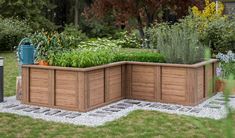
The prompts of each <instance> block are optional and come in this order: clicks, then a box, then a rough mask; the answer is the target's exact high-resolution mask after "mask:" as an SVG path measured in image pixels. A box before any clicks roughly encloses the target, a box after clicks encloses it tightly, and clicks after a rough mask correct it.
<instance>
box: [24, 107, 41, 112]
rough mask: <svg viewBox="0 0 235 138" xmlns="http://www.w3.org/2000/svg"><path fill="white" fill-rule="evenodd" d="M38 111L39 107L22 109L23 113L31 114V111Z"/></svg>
mask: <svg viewBox="0 0 235 138" xmlns="http://www.w3.org/2000/svg"><path fill="white" fill-rule="evenodd" d="M39 109H40V108H39V107H31V108H27V109H24V110H23V111H25V112H32V111H35V110H39Z"/></svg>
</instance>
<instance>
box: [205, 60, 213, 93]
mask: <svg viewBox="0 0 235 138" xmlns="http://www.w3.org/2000/svg"><path fill="white" fill-rule="evenodd" d="M212 91H213V67H212V64H209V65H206V66H205V97H208V96H210V95H211V94H212Z"/></svg>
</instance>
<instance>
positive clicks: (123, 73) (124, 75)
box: [121, 65, 127, 98]
mask: <svg viewBox="0 0 235 138" xmlns="http://www.w3.org/2000/svg"><path fill="white" fill-rule="evenodd" d="M125 73H126V65H122V76H121V77H122V97H124V98H126V86H127V85H126V83H127V81H126V74H125Z"/></svg>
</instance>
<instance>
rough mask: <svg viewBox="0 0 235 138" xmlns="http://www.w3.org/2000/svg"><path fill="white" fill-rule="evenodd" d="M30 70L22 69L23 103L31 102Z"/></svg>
mask: <svg viewBox="0 0 235 138" xmlns="http://www.w3.org/2000/svg"><path fill="white" fill-rule="evenodd" d="M28 97H29V68H22V101H23V102H24V103H28V102H29V98H28Z"/></svg>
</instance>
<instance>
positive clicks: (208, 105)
mask: <svg viewBox="0 0 235 138" xmlns="http://www.w3.org/2000/svg"><path fill="white" fill-rule="evenodd" d="M203 107H206V108H215V109H220V108H221V106H219V105H215V104H206V105H204V106H203Z"/></svg>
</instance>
